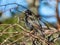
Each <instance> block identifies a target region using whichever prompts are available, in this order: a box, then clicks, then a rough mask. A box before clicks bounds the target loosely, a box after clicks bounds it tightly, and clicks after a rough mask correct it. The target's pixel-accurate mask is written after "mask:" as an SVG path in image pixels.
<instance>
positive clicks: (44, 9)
mask: <svg viewBox="0 0 60 45" xmlns="http://www.w3.org/2000/svg"><path fill="white" fill-rule="evenodd" d="M50 1H51V0H44V1H42V2H41V3H40V4H39V9H38V12H39V14H40V15H41V16H42V18H44V19H45V20H46V21H48V22H50V23H56V22H57V20H56V17H55V14H56V12H55V10H56V8H55V7H56V1H55V0H52V1H51V2H50ZM44 2H48V4H49V5H50V6H49V5H45V4H44ZM9 3H17V4H20V5H23V6H24V7H27V8H28V3H27V2H26V0H0V5H5V4H9ZM16 6H17V5H9V6H6V7H5V6H2V7H0V10H1V11H5V10H8V9H10V8H13V7H16ZM59 7H60V3H59ZM58 9H59V11H60V8H58ZM19 10H24V8H22V7H20V8H19ZM12 11H14V9H13V10H12ZM43 16H45V17H43ZM47 16H52V17H50V18H49V17H47ZM10 17H12V15H11V13H10V11H9V10H8V11H6V12H5V13H3V14H2V16H1V17H0V21H3V20H5V19H8V18H10Z"/></svg>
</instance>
